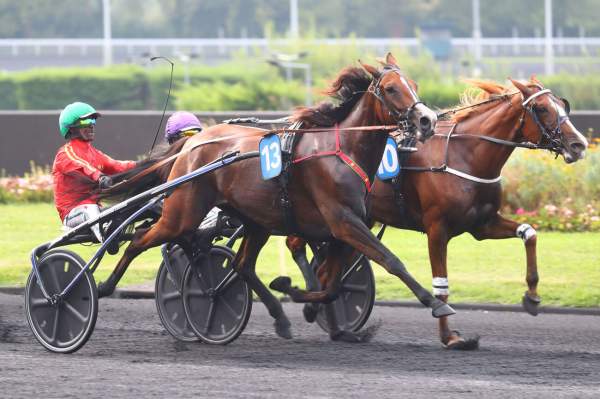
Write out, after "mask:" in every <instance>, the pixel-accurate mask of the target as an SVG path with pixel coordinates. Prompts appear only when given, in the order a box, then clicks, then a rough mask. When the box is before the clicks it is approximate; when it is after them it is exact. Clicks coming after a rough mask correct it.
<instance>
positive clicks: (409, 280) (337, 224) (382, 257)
mask: <svg viewBox="0 0 600 399" xmlns="http://www.w3.org/2000/svg"><path fill="white" fill-rule="evenodd" d="M323 213H324V214H326V215H327V216H328V217H327V219H328V220H329V221H330V222H331V223H330V228H331V231H332V233H333V235H334V237H336V238H338V239H339V240H342V241H344V242H346V243H348V244H349V245H351V246H352V247H353V248H354V249H356V250H357V251H358V252H360V253H363V254H364V255H365V256H366V257H367V258H369V259H371V260H373V261H375V262H376V263H378V264H380V265H381V266H383V267H384V268H385V269H386V270H387V271H388V273H390V274H393V275H395V276H397V277H398V278H400V280H402V282H403V283H404V284H406V286H407V287H408V288H409V289H410V290H411V291H412V292H413V294H414V295H415V296H416V297H417V299H418V300H419V301H420V302H421V303H422V304H423V305H425V306H427V307H429V308H431V310H432V315H433V316H434V317H443V316H450V315H453V314H454V313H455V312H454V310H453V309H452V308H451V307H450V306H448V304H446V303H444V302H443V301H441V300H439V299H437V298H435V297H434V296H433V295H431V293H429V291H427V290H426V289H425V288H423V287H422V286H421V284H419V282H418V281H417V280H415V278H414V277H413V276H412V275H411V274H410V273H409V272H408V270H407V269H406V267H405V266H404V264H403V263H402V261H400V259H398V257H396V256H395V255H394V254H393V253H392V252H391V251H390V250H389V249H387V248H386V247H385V246H384V245H383V244H382V243H381V241H379V240H378V239H377V237H375V235H374V234H373V233H372V232H371V230H369V228H368V227H367V225H366V224H365V223H364V222H363V221H362V220H361V219H360V218H359V217H358V216H357V215H356V214H355V213H353V212H351V211H350V210H349V209H346V210H342V211H341V212H340V211H338V212H332V213H329V212H327V210H324V212H323Z"/></svg>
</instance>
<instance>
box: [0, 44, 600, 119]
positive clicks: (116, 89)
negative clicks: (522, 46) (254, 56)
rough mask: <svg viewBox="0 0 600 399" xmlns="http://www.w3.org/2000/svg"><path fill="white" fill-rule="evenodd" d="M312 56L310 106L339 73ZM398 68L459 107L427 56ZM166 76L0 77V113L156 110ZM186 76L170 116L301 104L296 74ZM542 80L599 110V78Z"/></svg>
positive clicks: (39, 72)
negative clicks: (81, 105)
mask: <svg viewBox="0 0 600 399" xmlns="http://www.w3.org/2000/svg"><path fill="white" fill-rule="evenodd" d="M317 55H318V54H315V55H314V57H315V58H314V60H313V59H312V57H313V56H311V57H309V59H307V60H306V62H310V63H311V65H313V81H314V84H313V90H314V92H313V98H314V100H315V101H318V100H320V99H322V98H323V97H322V96H320V95H319V91H320V90H322V89H324V88H325V87H326V85H327V83H328V82H329V80H331V79H332V78H333V77H335V74H336V73H337V71H339V68H335V69H334V68H333V67H331V66H329V67H328V68H325V67H324V66H323V65H322V64H323V62H322V60H321V61H319V59H320V58H321V57H317ZM342 59H345V58H344V57H341V56H340V57H337V58H334V61H335V62H334V61H331V62H332V63H333V64H336V65H337V64H339V67H341V66H344V65H347V63H346V64H344V63H343V62H342ZM367 59H370V58H367ZM371 63H372V64H374V63H373V62H371ZM403 64H407V65H406V68H404V70H405V71H406V72H407V74H408V75H409V76H411V77H413V78H414V79H415V80H416V81H417V82H418V84H419V94H420V97H421V98H422V99H423V100H424V101H425V102H427V103H428V104H429V105H430V106H432V107H437V108H446V107H450V106H452V105H454V104H457V103H458V100H459V94H460V93H461V92H462V91H463V90H464V89H465V87H466V85H465V84H464V83H461V82H457V81H453V80H444V79H442V78H440V74H439V71H438V70H437V69H436V67H435V66H432V65H433V64H432V62H431V61H430V60H428V58H427V57H417V58H415V59H410V62H407V61H405V62H404V63H403ZM355 65H358V63H355ZM332 71H334V72H332ZM169 72H170V71H169V68H168V66H166V67H163V66H158V65H154V64H153V65H152V67H151V68H143V67H141V66H135V65H122V66H114V67H110V68H64V69H52V68H50V69H35V70H30V71H26V72H18V73H10V74H9V73H5V74H0V109H10V110H14V109H18V110H43V109H60V108H62V107H64V106H65V104H68V103H70V102H72V101H74V100H80V101H86V102H89V103H91V104H93V105H94V106H95V107H97V108H99V109H118V110H143V109H154V110H158V109H162V107H163V104H164V101H165V98H166V95H167V91H168V87H169V77H170V75H169ZM185 72H186V71H185V69H184V68H183V67H181V66H179V65H178V66H176V69H175V76H174V82H173V95H174V97H173V98H172V99H171V101H170V106H169V108H170V109H175V108H187V109H194V110H242V109H244V110H245V109H266V108H269V109H273V110H289V109H290V108H291V107H292V106H294V105H298V104H303V103H304V97H305V90H306V88H305V86H304V82H303V73H302V72H300V71H295V72H294V74H295V75H294V79H293V80H292V81H291V82H287V81H286V80H285V79H284V78H283V77H282V72H281V71H280V70H278V69H277V68H275V67H273V66H269V65H267V64H266V63H265V62H264V61H257V60H237V61H234V62H229V63H225V64H221V65H219V66H190V68H189V71H188V72H187V73H188V76H189V79H190V82H191V84H190V85H189V86H188V85H185V84H184V83H183V80H184V74H185ZM301 75H302V76H301ZM541 80H542V82H544V83H545V84H546V86H547V87H549V88H551V89H553V90H554V91H555V92H556V93H557V94H558V95H561V96H563V97H566V98H568V99H569V101H570V102H571V106H572V108H573V109H579V110H581V109H600V76H576V75H573V76H571V75H556V76H549V77H542V78H541ZM253 90H257V93H253ZM237 107H242V108H237Z"/></svg>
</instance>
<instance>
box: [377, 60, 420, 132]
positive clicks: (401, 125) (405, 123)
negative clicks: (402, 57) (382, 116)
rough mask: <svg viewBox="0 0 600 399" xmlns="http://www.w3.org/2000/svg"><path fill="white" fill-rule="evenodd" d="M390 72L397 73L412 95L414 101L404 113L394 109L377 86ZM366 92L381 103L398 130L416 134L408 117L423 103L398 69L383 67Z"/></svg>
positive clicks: (414, 127)
mask: <svg viewBox="0 0 600 399" xmlns="http://www.w3.org/2000/svg"><path fill="white" fill-rule="evenodd" d="M390 72H393V73H397V74H398V76H400V80H402V83H404V84H405V85H406V87H407V88H408V90H409V91H410V94H411V95H412V97H413V99H414V100H415V101H414V102H413V103H412V105H411V106H410V107H408V108H407V109H406V110H404V112H402V111H400V110H398V109H397V108H395V107H394V106H392V105H391V104H390V103H389V102H388V101H387V100H386V98H385V96H384V95H383V94H382V93H381V87H380V86H379V84H380V83H381V80H382V79H383V77H384V76H385V75H386V74H388V73H390ZM367 92H368V93H371V94H372V95H374V96H375V98H376V99H377V100H378V101H379V102H380V103H381V105H383V106H384V107H385V108H387V110H388V113H389V115H390V116H391V117H392V118H394V119H395V122H396V124H397V125H398V129H399V130H401V131H404V132H408V133H411V134H413V133H415V132H416V129H417V127H416V126H415V125H414V124H413V123H412V122H411V121H410V116H411V114H412V113H413V112H414V110H415V107H416V106H417V105H419V104H425V103H424V102H423V101H421V100H420V99H419V96H418V95H417V93H416V92H415V91H414V90H413V88H412V87H410V85H409V84H408V82H407V81H406V78H405V77H404V76H402V74H401V73H400V69H399V68H397V67H393V66H386V67H384V68H383V72H382V73H381V75H379V78H377V80H374V81H373V82H372V83H371V84H370V85H369V88H368V89H367Z"/></svg>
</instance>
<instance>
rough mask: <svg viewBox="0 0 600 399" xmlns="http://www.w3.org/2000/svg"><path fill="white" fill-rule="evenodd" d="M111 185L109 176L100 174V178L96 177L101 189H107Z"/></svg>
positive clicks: (111, 181)
mask: <svg viewBox="0 0 600 399" xmlns="http://www.w3.org/2000/svg"><path fill="white" fill-rule="evenodd" d="M112 185H113V180H112V178H111V177H110V176H107V175H101V176H100V178H99V179H98V187H100V189H101V190H104V189H107V188H109V187H110V186H112Z"/></svg>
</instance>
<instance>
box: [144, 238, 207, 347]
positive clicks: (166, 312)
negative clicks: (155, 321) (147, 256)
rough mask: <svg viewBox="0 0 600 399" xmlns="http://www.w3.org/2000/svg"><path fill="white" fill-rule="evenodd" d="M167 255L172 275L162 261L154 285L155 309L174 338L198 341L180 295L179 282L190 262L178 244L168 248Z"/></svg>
mask: <svg viewBox="0 0 600 399" xmlns="http://www.w3.org/2000/svg"><path fill="white" fill-rule="evenodd" d="M168 256H169V263H170V265H171V270H172V271H173V274H174V275H171V273H169V270H168V269H167V266H166V265H165V263H164V261H163V262H162V263H161V264H160V267H159V269H158V274H157V276H156V285H155V287H154V292H155V300H156V310H157V311H158V316H159V317H160V322H161V323H162V325H163V327H164V328H165V330H167V332H168V333H169V334H171V335H172V336H173V337H174V338H175V339H178V340H180V341H184V342H193V341H198V337H197V336H196V334H194V330H192V329H191V327H190V325H189V323H188V319H187V317H186V315H185V309H184V308H183V298H182V296H181V283H182V281H183V276H184V274H185V270H186V269H187V267H188V265H189V263H190V262H189V260H188V258H187V256H186V255H185V252H184V251H183V249H181V248H180V247H179V246H173V247H172V248H170V249H169V251H168Z"/></svg>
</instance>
